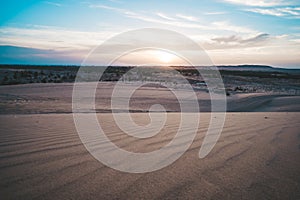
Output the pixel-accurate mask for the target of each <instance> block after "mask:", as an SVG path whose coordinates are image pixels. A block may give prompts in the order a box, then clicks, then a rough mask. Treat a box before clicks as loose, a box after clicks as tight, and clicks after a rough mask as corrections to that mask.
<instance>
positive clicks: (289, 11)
mask: <svg viewBox="0 0 300 200" xmlns="http://www.w3.org/2000/svg"><path fill="white" fill-rule="evenodd" d="M244 10H245V11H249V12H254V13H259V14H262V15H271V16H276V17H290V18H300V7H279V8H278V7H276V8H250V9H244Z"/></svg>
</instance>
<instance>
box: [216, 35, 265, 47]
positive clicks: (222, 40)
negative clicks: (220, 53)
mask: <svg viewBox="0 0 300 200" xmlns="http://www.w3.org/2000/svg"><path fill="white" fill-rule="evenodd" d="M269 37H270V35H269V34H267V33H262V34H259V35H256V36H254V37H250V38H242V37H241V36H238V35H231V36H227V37H217V38H213V39H212V41H215V42H217V43H219V44H229V45H237V44H239V45H240V44H250V43H251V44H253V43H259V42H265V41H267V40H268V39H269Z"/></svg>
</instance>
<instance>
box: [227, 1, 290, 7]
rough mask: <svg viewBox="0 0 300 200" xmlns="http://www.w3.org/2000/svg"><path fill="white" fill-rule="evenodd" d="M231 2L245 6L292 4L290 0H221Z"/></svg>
mask: <svg viewBox="0 0 300 200" xmlns="http://www.w3.org/2000/svg"><path fill="white" fill-rule="evenodd" d="M223 1H225V2H228V3H232V4H239V5H245V6H258V7H272V6H287V5H293V4H294V2H293V1H291V0H223Z"/></svg>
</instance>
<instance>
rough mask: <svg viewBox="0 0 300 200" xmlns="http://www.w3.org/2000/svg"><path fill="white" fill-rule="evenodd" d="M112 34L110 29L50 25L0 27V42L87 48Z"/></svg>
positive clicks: (28, 45) (46, 47) (48, 47)
mask: <svg viewBox="0 0 300 200" xmlns="http://www.w3.org/2000/svg"><path fill="white" fill-rule="evenodd" d="M112 34H113V33H112V32H110V31H102V32H84V31H74V30H68V29H63V28H59V27H51V26H30V27H28V28H15V27H0V44H2V45H15V46H23V47H35V48H39V49H56V50H60V49H62V50H66V49H68V48H69V49H77V50H88V49H91V48H92V47H94V46H95V45H97V44H99V43H101V42H102V41H104V40H105V39H106V38H107V37H108V36H110V35H112Z"/></svg>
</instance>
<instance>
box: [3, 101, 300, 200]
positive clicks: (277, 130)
mask: <svg viewBox="0 0 300 200" xmlns="http://www.w3.org/2000/svg"><path fill="white" fill-rule="evenodd" d="M275 103H276V102H275ZM132 115H133V118H134V119H135V120H137V123H147V119H148V118H147V116H148V115H147V114H146V113H133V114H132ZM98 117H99V121H100V122H101V125H102V126H103V127H104V129H105V130H106V133H107V135H108V137H109V138H110V139H111V140H112V141H113V142H115V143H116V145H118V146H121V147H122V148H124V149H127V150H133V151H137V152H148V151H152V150H154V149H157V148H160V147H161V146H163V145H165V144H166V143H167V142H168V141H169V140H171V139H172V137H173V136H174V133H175V132H176V127H177V126H178V120H179V114H178V113H169V114H168V120H167V126H166V129H163V130H162V133H159V134H158V135H157V136H154V137H151V138H148V139H144V140H137V139H135V138H133V137H128V136H126V135H124V134H123V133H122V132H121V131H119V130H118V128H117V127H116V125H115V124H114V123H113V120H112V115H111V114H110V113H103V114H98ZM201 117H202V118H201V125H200V127H199V130H198V134H197V136H196V138H195V140H194V142H193V144H192V145H191V147H190V148H189V150H188V151H187V152H186V153H185V154H184V155H183V156H182V157H180V158H179V159H178V160H177V161H176V162H174V163H173V164H171V165H169V166H168V167H166V168H163V169H161V170H159V171H155V172H150V173H145V174H130V173H124V172H119V171H116V170H113V169H111V168H109V167H106V166H104V165H103V164H101V163H100V162H98V161H97V160H95V159H94V158H93V157H92V156H91V155H90V154H89V153H88V152H87V150H86V149H85V147H84V146H83V145H82V143H81V141H80V140H79V137H78V135H77V133H76V131H75V127H74V122H73V118H72V115H71V114H37V115H1V116H0V129H1V133H0V138H1V139H0V196H1V199H300V170H299V169H300V133H299V130H300V123H299V117H300V113H297V112H294V113H285V112H280V113H278V112H272V113H268V112H264V113H263V112H261V113H228V114H227V118H226V123H225V127H224V129H223V132H222V135H221V138H220V139H219V141H218V143H217V145H216V146H215V147H214V149H213V151H212V152H210V154H209V155H208V156H207V157H205V158H204V159H199V157H198V152H199V149H200V146H201V144H202V141H203V137H204V134H205V131H206V128H207V124H208V119H209V117H210V114H209V113H204V114H202V116H201ZM162 138H164V139H163V140H162Z"/></svg>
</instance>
